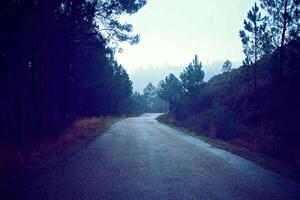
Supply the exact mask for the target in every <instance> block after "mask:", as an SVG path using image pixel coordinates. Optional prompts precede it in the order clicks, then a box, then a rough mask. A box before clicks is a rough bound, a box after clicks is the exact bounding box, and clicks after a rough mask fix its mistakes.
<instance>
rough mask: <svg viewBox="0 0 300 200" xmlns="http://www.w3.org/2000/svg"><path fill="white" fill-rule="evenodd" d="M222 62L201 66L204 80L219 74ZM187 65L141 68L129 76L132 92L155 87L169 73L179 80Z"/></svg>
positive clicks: (237, 63)
mask: <svg viewBox="0 0 300 200" xmlns="http://www.w3.org/2000/svg"><path fill="white" fill-rule="evenodd" d="M191 59H192V57H191ZM224 62H225V61H215V62H212V63H205V64H202V65H203V70H204V72H205V77H204V80H205V81H208V80H209V79H210V78H211V77H213V76H215V75H217V74H219V73H221V68H222V65H223V63H224ZM187 65H188V63H187V64H186V65H185V66H174V65H170V64H165V65H162V66H158V65H155V66H153V65H149V66H147V67H142V66H141V67H139V68H137V69H135V70H134V71H132V72H131V73H130V74H129V76H130V79H131V80H132V81H133V90H134V91H137V92H142V91H143V88H145V86H146V85H147V84H148V83H149V82H151V83H152V84H153V85H154V86H156V85H157V84H158V83H159V81H161V80H163V79H164V78H165V77H166V76H167V75H168V74H170V73H173V74H174V75H175V76H177V77H178V78H179V74H180V73H181V72H182V71H183V69H184V68H185V67H186V66H187ZM232 65H233V68H237V67H239V66H240V65H241V61H240V62H239V61H235V62H232Z"/></svg>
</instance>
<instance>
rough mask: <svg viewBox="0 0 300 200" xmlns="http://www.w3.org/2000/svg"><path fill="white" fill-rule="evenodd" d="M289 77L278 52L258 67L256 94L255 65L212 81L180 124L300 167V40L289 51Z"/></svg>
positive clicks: (222, 75) (286, 67) (290, 44)
mask: <svg viewBox="0 0 300 200" xmlns="http://www.w3.org/2000/svg"><path fill="white" fill-rule="evenodd" d="M285 49H286V51H285V53H286V54H285V56H284V62H283V63H284V76H283V78H282V79H280V78H279V77H278V73H277V68H278V67H276V66H278V65H276V60H278V59H277V58H278V53H279V52H278V51H277V52H275V53H273V54H272V55H271V56H268V57H265V58H264V59H262V60H260V61H259V62H258V66H257V80H258V83H257V84H258V87H257V95H256V96H255V95H254V88H253V85H254V84H253V79H252V76H253V71H252V69H251V66H250V67H249V66H241V67H239V68H238V69H234V70H232V71H231V72H227V73H224V74H220V75H217V76H214V77H212V78H211V79H210V80H209V81H208V82H207V83H206V85H205V87H204V88H203V89H202V90H201V95H200V99H199V100H198V101H199V102H198V107H197V108H198V110H197V111H194V112H193V113H192V114H191V113H189V114H187V116H185V117H184V118H181V119H177V120H179V122H180V123H181V125H183V126H186V127H190V128H191V127H192V129H193V130H195V131H197V132H199V133H201V134H204V135H207V136H210V137H213V138H218V139H222V140H226V141H229V142H231V143H234V144H236V145H238V146H242V147H246V148H248V149H249V150H251V151H254V152H258V153H263V154H267V155H270V156H272V157H274V158H277V159H282V160H286V161H290V162H293V163H296V164H297V165H300V146H299V144H300V136H299V128H300V127H299V119H300V117H299V114H300V93H299V88H300V80H299V75H300V66H299V64H300V40H297V41H292V42H291V43H289V44H288V45H286V46H285Z"/></svg>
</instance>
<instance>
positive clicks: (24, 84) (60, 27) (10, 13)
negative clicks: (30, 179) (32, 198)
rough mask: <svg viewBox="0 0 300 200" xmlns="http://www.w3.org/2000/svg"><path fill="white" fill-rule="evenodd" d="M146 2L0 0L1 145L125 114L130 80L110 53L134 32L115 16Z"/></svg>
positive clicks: (28, 141)
mask: <svg viewBox="0 0 300 200" xmlns="http://www.w3.org/2000/svg"><path fill="white" fill-rule="evenodd" d="M145 4H146V1H145V0H135V1H123V0H90V1H86V0H63V1H62V0H51V1H44V0H26V1H25V0H24V1H23V0H20V1H15V0H3V1H1V3H0V21H1V24H2V29H1V33H0V66H1V74H0V81H1V84H0V85H1V86H0V87H1V89H0V91H1V98H0V110H1V111H0V121H1V122H0V123H1V133H0V140H1V146H2V144H4V143H6V144H7V143H13V144H17V145H19V146H24V145H27V144H29V145H32V144H35V143H37V142H39V141H40V140H43V139H44V138H49V137H50V138H51V137H55V136H56V135H57V134H59V133H60V132H61V131H59V130H62V129H64V128H65V127H67V126H68V125H70V124H71V123H72V122H73V121H74V120H75V119H76V118H78V117H89V116H107V115H116V114H126V113H128V112H129V111H130V108H129V106H130V105H132V104H130V102H132V100H131V98H132V93H133V92H132V82H131V81H130V79H129V77H128V74H127V73H126V71H125V70H124V68H123V66H121V65H119V64H118V63H117V62H116V60H115V58H114V54H115V52H116V51H118V50H119V47H118V44H119V43H120V42H124V41H127V42H129V43H130V44H136V43H137V42H138V41H139V35H136V34H134V33H133V27H132V25H131V24H124V23H120V22H119V20H118V19H119V16H120V15H123V14H128V15H131V14H133V13H135V12H137V11H138V10H139V9H140V8H142V7H143V6H144V5H145ZM124 108H126V109H124Z"/></svg>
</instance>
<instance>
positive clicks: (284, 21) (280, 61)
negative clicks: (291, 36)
mask: <svg viewBox="0 0 300 200" xmlns="http://www.w3.org/2000/svg"><path fill="white" fill-rule="evenodd" d="M287 6H288V0H285V3H284V14H283V29H282V35H281V44H280V54H279V78H280V80H282V78H283V54H284V49H283V46H284V41H285V33H286V28H287V27H286V26H287V15H288V13H287Z"/></svg>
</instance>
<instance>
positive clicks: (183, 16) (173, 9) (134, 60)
mask: <svg viewBox="0 0 300 200" xmlns="http://www.w3.org/2000/svg"><path fill="white" fill-rule="evenodd" d="M254 1H255V0H184V1H183V0H148V3H147V5H146V6H145V7H144V8H142V9H141V10H140V11H139V12H137V13H136V14H134V15H131V16H124V17H123V18H122V21H125V22H128V23H131V24H132V25H133V27H134V30H135V32H137V33H140V35H141V40H140V43H139V44H137V45H135V46H130V45H128V44H125V43H124V44H121V47H122V48H123V50H124V51H123V53H118V54H117V55H116V58H117V60H118V62H119V63H120V64H122V65H123V66H124V67H125V69H126V70H127V71H128V72H129V73H130V72H132V71H134V70H135V69H137V68H138V67H140V66H143V67H146V66H149V65H154V66H161V65H165V64H166V63H168V64H170V65H176V66H178V65H184V66H186V65H187V64H188V63H190V62H191V61H192V59H193V57H194V55H195V54H198V55H199V58H200V60H201V61H202V63H204V64H205V63H211V62H213V61H220V60H226V59H229V60H231V61H241V60H243V57H244V56H243V53H242V44H241V41H240V38H239V35H238V32H239V30H240V29H241V28H242V27H243V20H244V19H245V17H246V16H247V12H248V11H249V9H250V8H251V7H252V6H253V4H254Z"/></svg>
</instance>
